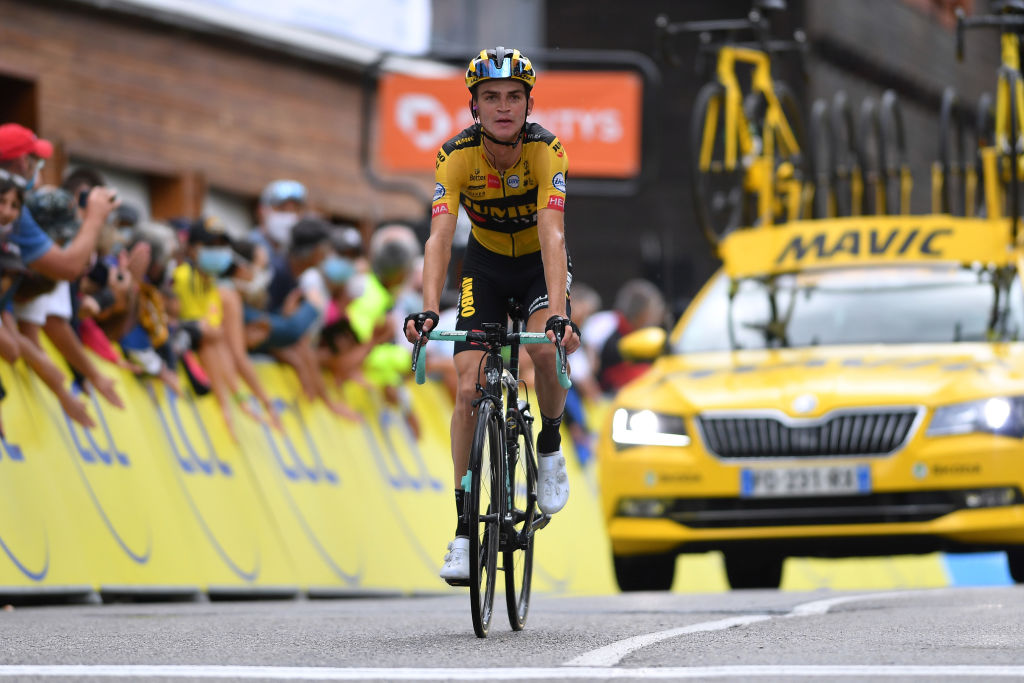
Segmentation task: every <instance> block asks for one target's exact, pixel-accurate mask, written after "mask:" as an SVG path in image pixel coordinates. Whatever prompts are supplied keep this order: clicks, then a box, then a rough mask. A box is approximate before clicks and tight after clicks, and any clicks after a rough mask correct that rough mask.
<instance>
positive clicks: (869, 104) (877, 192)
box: [857, 97, 888, 216]
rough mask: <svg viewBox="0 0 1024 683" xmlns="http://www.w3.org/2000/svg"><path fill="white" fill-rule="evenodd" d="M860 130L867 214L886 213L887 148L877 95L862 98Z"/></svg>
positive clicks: (865, 209) (860, 150)
mask: <svg viewBox="0 0 1024 683" xmlns="http://www.w3.org/2000/svg"><path fill="white" fill-rule="evenodd" d="M857 130H858V133H859V135H858V136H857V137H858V139H857V142H858V143H859V144H858V156H859V157H860V161H861V171H862V172H863V174H864V215H876V216H879V215H884V214H886V213H888V212H887V210H886V205H885V200H886V197H885V149H884V148H883V143H882V123H881V117H880V116H879V115H878V106H877V105H876V104H875V100H874V98H871V97H865V98H864V100H863V101H862V102H861V105H860V125H858V126H857Z"/></svg>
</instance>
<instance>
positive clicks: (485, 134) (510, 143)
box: [480, 121, 526, 147]
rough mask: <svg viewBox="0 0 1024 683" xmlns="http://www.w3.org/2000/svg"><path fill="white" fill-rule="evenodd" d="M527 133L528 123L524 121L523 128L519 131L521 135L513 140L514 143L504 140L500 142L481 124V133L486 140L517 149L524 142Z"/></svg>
mask: <svg viewBox="0 0 1024 683" xmlns="http://www.w3.org/2000/svg"><path fill="white" fill-rule="evenodd" d="M525 131H526V122H525V121H524V122H523V127H522V128H520V129H519V134H518V135H516V139H515V140H513V141H512V142H505V141H504V140H499V139H498V138H496V137H494V136H493V135H491V134H490V133H488V132H487V129H486V128H484V126H483V124H482V123H481V124H480V132H481V133H483V136H484V137H485V138H487V139H488V140H490V141H491V142H493V143H495V144H498V145H505V146H506V147H515V146H516V145H518V144H519V143H520V142H521V141H522V139H523V133H524V132H525Z"/></svg>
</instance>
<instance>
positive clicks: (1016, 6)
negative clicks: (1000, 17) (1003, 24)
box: [990, 0, 1024, 14]
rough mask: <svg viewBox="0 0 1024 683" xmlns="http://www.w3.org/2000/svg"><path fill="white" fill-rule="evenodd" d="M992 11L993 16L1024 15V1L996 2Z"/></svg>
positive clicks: (1001, 0)
mask: <svg viewBox="0 0 1024 683" xmlns="http://www.w3.org/2000/svg"><path fill="white" fill-rule="evenodd" d="M990 9H991V11H992V13H993V14H1004V13H1005V14H1024V0H994V2H993V3H992V5H991V6H990Z"/></svg>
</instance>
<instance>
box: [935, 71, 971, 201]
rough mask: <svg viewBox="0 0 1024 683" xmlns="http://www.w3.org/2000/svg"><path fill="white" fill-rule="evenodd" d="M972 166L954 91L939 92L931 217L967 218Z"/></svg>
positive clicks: (958, 102)
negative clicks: (939, 103) (945, 215)
mask: <svg viewBox="0 0 1024 683" xmlns="http://www.w3.org/2000/svg"><path fill="white" fill-rule="evenodd" d="M973 165H974V164H973V162H969V161H968V158H967V133H966V127H965V126H964V119H963V113H962V111H961V107H960V98H959V97H958V96H957V94H956V90H954V89H953V88H952V87H948V88H946V89H945V90H943V91H942V104H941V106H940V107H939V154H938V159H936V160H935V164H934V166H933V168H932V213H948V214H952V215H954V216H968V215H970V213H969V212H970V211H972V209H973V207H971V206H970V202H969V200H968V197H967V194H968V188H967V184H968V174H969V169H972V170H973Z"/></svg>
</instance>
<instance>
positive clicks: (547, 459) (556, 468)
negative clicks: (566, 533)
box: [537, 451, 569, 515]
mask: <svg viewBox="0 0 1024 683" xmlns="http://www.w3.org/2000/svg"><path fill="white" fill-rule="evenodd" d="M537 460H538V467H537V506H538V507H539V508H540V511H541V512H543V513H544V514H545V515H553V514H555V513H556V512H558V511H559V510H561V509H562V508H564V507H565V504H566V503H567V502H569V473H568V472H566V471H565V457H564V456H563V455H562V451H555V452H554V453H550V454H544V453H541V454H540V457H539V458H538V459H537Z"/></svg>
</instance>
